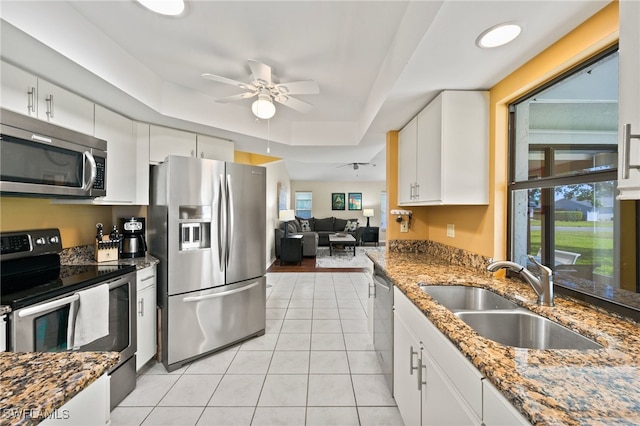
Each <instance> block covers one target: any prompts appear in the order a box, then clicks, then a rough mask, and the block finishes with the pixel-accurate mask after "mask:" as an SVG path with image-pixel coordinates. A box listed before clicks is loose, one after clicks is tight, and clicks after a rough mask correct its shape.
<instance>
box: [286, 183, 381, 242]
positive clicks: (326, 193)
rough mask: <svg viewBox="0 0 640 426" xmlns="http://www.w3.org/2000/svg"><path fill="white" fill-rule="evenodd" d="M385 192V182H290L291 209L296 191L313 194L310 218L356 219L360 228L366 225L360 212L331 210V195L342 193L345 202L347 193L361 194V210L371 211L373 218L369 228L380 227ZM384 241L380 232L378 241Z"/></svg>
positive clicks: (365, 219) (365, 220)
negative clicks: (381, 203) (381, 200)
mask: <svg viewBox="0 0 640 426" xmlns="http://www.w3.org/2000/svg"><path fill="white" fill-rule="evenodd" d="M385 190H386V182H384V181H380V182H355V181H348V182H324V181H306V180H305V181H300V180H299V181H291V208H294V207H295V206H294V205H293V204H294V201H295V193H296V191H307V192H311V193H313V212H312V216H313V217H317V218H323V217H330V216H334V217H338V218H341V219H358V221H359V224H360V226H365V225H366V224H367V218H365V217H364V216H362V210H348V206H347V207H345V210H331V194H332V193H334V192H344V194H345V200H346V201H347V202H348V200H347V199H346V197H348V196H349V192H361V193H362V208H363V209H373V210H374V216H373V217H372V218H371V220H370V224H371V226H380V194H382V193H383V192H384V191H385ZM384 240H386V237H385V234H384V233H383V232H382V230H381V231H380V241H384Z"/></svg>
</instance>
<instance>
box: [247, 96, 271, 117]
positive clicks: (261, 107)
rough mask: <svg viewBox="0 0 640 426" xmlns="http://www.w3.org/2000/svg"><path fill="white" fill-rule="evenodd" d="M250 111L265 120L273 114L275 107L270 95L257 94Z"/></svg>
mask: <svg viewBox="0 0 640 426" xmlns="http://www.w3.org/2000/svg"><path fill="white" fill-rule="evenodd" d="M251 111H253V113H254V114H255V116H256V117H258V118H261V119H263V120H267V119H269V118H271V117H273V116H274V115H275V113H276V107H275V105H273V102H272V101H271V96H269V95H267V94H260V95H258V99H256V100H255V101H254V102H253V104H251Z"/></svg>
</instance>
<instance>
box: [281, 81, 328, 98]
mask: <svg viewBox="0 0 640 426" xmlns="http://www.w3.org/2000/svg"><path fill="white" fill-rule="evenodd" d="M276 88H277V89H278V90H279V91H280V92H281V93H283V94H285V95H317V94H318V93H320V87H318V83H316V82H315V81H312V80H308V81H292V82H290V83H282V84H276Z"/></svg>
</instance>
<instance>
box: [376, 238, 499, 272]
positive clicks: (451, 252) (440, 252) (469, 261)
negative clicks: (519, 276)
mask: <svg viewBox="0 0 640 426" xmlns="http://www.w3.org/2000/svg"><path fill="white" fill-rule="evenodd" d="M387 247H388V250H389V251H395V252H400V253H425V254H428V255H430V256H434V257H439V258H441V259H444V260H446V261H448V262H449V263H451V264H453V265H460V266H469V267H472V268H474V269H477V270H478V271H479V272H482V273H484V274H487V275H492V274H491V273H490V272H489V271H487V265H488V264H489V263H491V261H492V259H490V258H488V257H486V256H482V255H479V254H476V253H471V252H469V251H466V250H463V249H459V248H456V247H451V246H448V245H445V244H441V243H438V242H435V241H430V240H390V241H387Z"/></svg>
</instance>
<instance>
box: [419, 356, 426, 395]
mask: <svg viewBox="0 0 640 426" xmlns="http://www.w3.org/2000/svg"><path fill="white" fill-rule="evenodd" d="M418 366H419V367H420V369H419V370H418V390H420V389H422V386H425V388H426V386H427V366H426V364H423V363H422V359H419V360H418ZM423 370H424V373H423ZM423 377H424V380H422V378H423Z"/></svg>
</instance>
